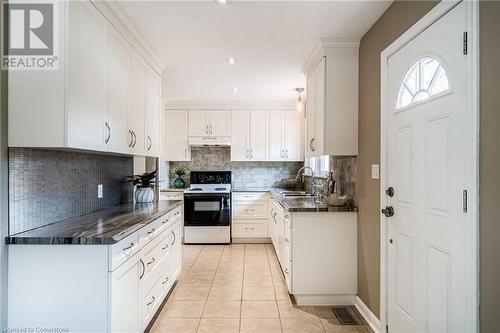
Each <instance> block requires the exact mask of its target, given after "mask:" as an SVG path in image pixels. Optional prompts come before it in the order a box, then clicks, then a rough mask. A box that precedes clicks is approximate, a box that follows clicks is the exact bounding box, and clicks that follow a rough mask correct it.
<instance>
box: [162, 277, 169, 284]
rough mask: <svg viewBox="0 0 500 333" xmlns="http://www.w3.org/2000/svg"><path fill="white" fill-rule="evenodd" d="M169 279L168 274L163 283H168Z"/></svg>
mask: <svg viewBox="0 0 500 333" xmlns="http://www.w3.org/2000/svg"><path fill="white" fill-rule="evenodd" d="M168 280H169V279H168V276H167V277H166V279H165V281H163V282H162V283H161V284H165V283H167V282H168Z"/></svg>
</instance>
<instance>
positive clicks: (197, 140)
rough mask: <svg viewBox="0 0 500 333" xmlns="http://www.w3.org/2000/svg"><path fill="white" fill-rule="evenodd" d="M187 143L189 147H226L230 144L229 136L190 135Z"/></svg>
mask: <svg viewBox="0 0 500 333" xmlns="http://www.w3.org/2000/svg"><path fill="white" fill-rule="evenodd" d="M189 145H190V146H191V147H208V146H222V147H228V146H230V145H231V137H229V136H190V137H189Z"/></svg>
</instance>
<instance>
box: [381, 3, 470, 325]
mask: <svg viewBox="0 0 500 333" xmlns="http://www.w3.org/2000/svg"><path fill="white" fill-rule="evenodd" d="M465 31H467V8H466V4H465V3H461V4H459V5H457V6H456V7H455V8H453V9H452V10H451V11H449V12H448V13H447V14H446V15H444V16H443V17H442V18H441V19H439V20H438V21H437V22H435V23H434V24H432V25H431V26H430V27H428V28H427V29H426V30H425V31H423V32H422V33H421V34H419V35H418V36H417V37H415V38H414V39H413V40H411V41H410V42H409V43H408V44H406V45H405V46H404V47H403V48H401V49H400V50H399V51H397V52H396V53H395V54H393V55H392V56H391V57H390V58H389V59H388V65H387V66H388V67H387V90H386V91H387V94H388V95H387V96H385V98H386V99H387V123H386V128H387V133H386V134H387V146H386V150H387V160H386V163H387V167H386V170H387V185H388V187H389V186H390V187H392V188H393V190H394V194H393V196H392V197H391V196H390V195H387V196H386V202H387V206H391V207H393V209H394V216H392V217H388V218H387V219H386V221H387V223H388V231H389V239H390V244H388V271H387V274H388V285H387V288H388V290H387V297H388V313H387V314H388V318H387V319H388V325H389V331H390V332H473V331H474V330H475V327H474V326H473V322H474V309H473V308H472V306H471V304H474V302H473V297H474V295H475V289H474V288H475V287H474V277H473V272H474V269H473V262H474V260H473V255H474V250H473V236H472V235H471V233H470V230H471V225H472V223H474V222H473V221H474V218H473V216H472V214H471V213H470V212H468V211H467V209H466V207H467V206H466V207H464V202H463V196H464V194H465V192H464V191H468V192H469V193H470V189H471V186H472V184H473V170H472V169H473V168H472V165H473V163H472V162H473V159H474V155H473V140H472V139H471V138H472V137H473V136H472V134H471V133H473V127H472V124H473V123H474V122H473V121H472V119H473V114H472V113H473V112H472V109H471V107H470V105H471V103H470V101H471V98H472V96H471V89H470V82H471V81H470V80H472V78H470V77H468V76H467V73H468V71H467V68H468V57H469V55H464V52H463V49H462V47H463V34H464V32H465ZM471 199H472V197H471V198H470V200H471ZM386 216H387V215H386Z"/></svg>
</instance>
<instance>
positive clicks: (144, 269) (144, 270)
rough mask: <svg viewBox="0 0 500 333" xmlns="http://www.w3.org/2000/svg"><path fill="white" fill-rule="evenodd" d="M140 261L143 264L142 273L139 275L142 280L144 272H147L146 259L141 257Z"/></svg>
mask: <svg viewBox="0 0 500 333" xmlns="http://www.w3.org/2000/svg"><path fill="white" fill-rule="evenodd" d="M139 262H140V263H141V265H142V273H141V276H139V280H140V279H142V277H143V276H144V273H146V266H145V265H144V261H142V259H140V260H139Z"/></svg>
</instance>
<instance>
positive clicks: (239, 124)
mask: <svg viewBox="0 0 500 333" xmlns="http://www.w3.org/2000/svg"><path fill="white" fill-rule="evenodd" d="M249 119H250V111H247V110H237V111H232V113H231V161H247V160H248V156H249V154H248V145H249V142H248V141H249V137H248V136H249V135H248V132H249V127H250V121H249Z"/></svg>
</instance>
